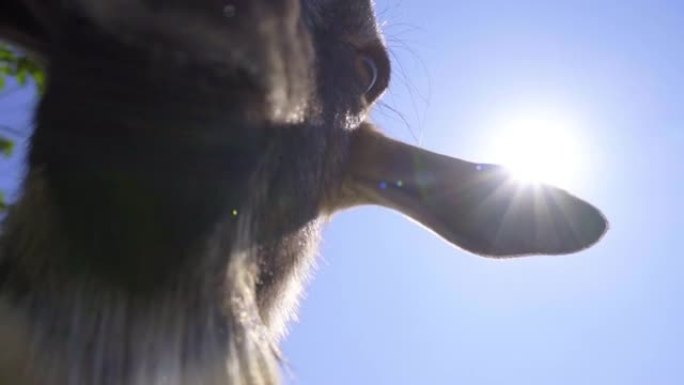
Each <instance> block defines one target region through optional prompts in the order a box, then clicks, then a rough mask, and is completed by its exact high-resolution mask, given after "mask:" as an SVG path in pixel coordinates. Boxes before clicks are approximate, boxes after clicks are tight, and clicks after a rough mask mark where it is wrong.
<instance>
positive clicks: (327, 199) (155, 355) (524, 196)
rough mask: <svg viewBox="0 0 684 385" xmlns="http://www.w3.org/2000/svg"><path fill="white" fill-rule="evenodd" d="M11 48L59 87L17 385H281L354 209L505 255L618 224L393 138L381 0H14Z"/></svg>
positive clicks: (28, 218) (11, 265)
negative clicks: (383, 103)
mask: <svg viewBox="0 0 684 385" xmlns="http://www.w3.org/2000/svg"><path fill="white" fill-rule="evenodd" d="M0 37H2V38H4V39H6V40H7V41H9V42H11V43H13V44H15V45H16V46H18V47H21V48H22V49H23V50H24V51H25V52H27V53H28V54H29V55H31V57H33V58H34V59H35V60H36V61H38V62H39V63H42V64H43V65H44V66H45V68H46V71H47V79H48V82H47V88H46V90H45V93H44V94H43V95H42V98H41V101H40V105H39V107H38V109H37V111H36V115H35V132H34V134H33V135H32V137H31V142H30V143H31V147H30V153H29V156H28V173H27V176H26V178H25V180H24V182H23V186H22V195H21V197H20V199H19V200H18V201H17V202H16V204H14V205H13V206H12V207H11V209H10V210H9V212H8V215H7V218H6V220H5V222H4V228H3V232H2V237H1V238H0V346H2V349H0V350H1V352H0V384H13V385H23V384H70V385H81V384H101V385H116V384H174V385H175V384H178V385H181V384H235V385H238V384H276V383H277V382H278V377H279V375H278V370H279V369H278V361H279V353H278V349H277V345H278V341H279V339H280V338H281V337H282V335H283V334H284V332H285V328H286V324H287V321H288V319H290V318H291V316H292V314H293V311H294V309H295V308H296V305H297V301H298V297H299V293H300V292H301V290H302V285H303V281H304V280H305V277H306V276H307V271H308V269H309V267H310V266H311V265H312V263H313V260H314V256H313V255H314V254H313V251H314V250H315V247H316V243H317V240H318V237H319V232H320V228H321V225H322V223H323V221H324V220H325V219H326V218H328V217H329V216H330V215H332V214H333V213H335V212H337V211H339V210H342V209H345V208H348V207H351V206H356V205H365V204H376V205H382V206H386V207H389V208H391V209H394V210H398V211H400V212H402V213H404V214H406V215H407V216H409V217H411V218H413V219H415V220H416V221H417V222H420V223H421V224H423V225H425V226H426V227H427V228H429V229H431V230H432V231H434V232H436V233H437V234H439V235H440V236H441V237H443V238H444V239H445V240H447V241H448V242H451V243H452V244H454V245H457V246H459V247H461V248H463V249H465V250H467V251H470V252H473V253H476V254H479V255H484V256H491V257H506V256H515V255H523V254H563V253H570V252H575V251H578V250H581V249H583V248H585V247H588V246H590V245H592V244H593V243H595V242H596V241H597V240H598V239H599V238H600V237H601V236H602V235H603V233H604V232H605V231H606V228H607V222H606V220H605V219H604V217H603V215H602V214H601V213H600V212H599V211H598V210H597V209H595V208H594V207H592V206H591V205H589V204H588V203H585V202H583V201H582V200H580V199H578V198H575V197H573V196H572V195H570V194H568V193H567V192H565V191H562V190H560V189H557V188H554V187H550V186H535V187H529V186H528V187H525V186H520V185H517V184H515V183H513V182H512V181H511V179H510V177H509V175H508V174H507V173H506V172H505V170H504V169H502V168H501V167H498V166H494V165H486V164H475V163H470V162H466V161H463V160H459V159H455V158H450V157H447V156H443V155H438V154H435V153H431V152H428V151H426V150H423V149H420V148H416V147H414V146H411V145H408V144H404V143H400V142H397V141H394V140H392V139H389V138H387V137H385V136H384V135H382V134H381V133H380V132H379V131H378V130H377V129H376V128H374V126H373V125H372V124H371V123H370V122H369V120H368V114H369V110H370V108H371V107H372V105H373V104H374V102H375V101H376V100H377V99H378V97H379V96H380V95H381V94H382V93H383V92H384V90H385V89H386V88H387V86H388V83H389V78H390V61H389V59H388V54H387V51H386V49H385V46H384V44H383V40H382V38H381V35H380V32H379V29H378V26H377V23H376V20H375V17H374V12H373V4H372V1H371V0H224V1H215V0H211V1H209V0H193V1H189V0H188V1H182V0H166V1H162V0H5V1H4V2H3V3H2V4H1V5H0Z"/></svg>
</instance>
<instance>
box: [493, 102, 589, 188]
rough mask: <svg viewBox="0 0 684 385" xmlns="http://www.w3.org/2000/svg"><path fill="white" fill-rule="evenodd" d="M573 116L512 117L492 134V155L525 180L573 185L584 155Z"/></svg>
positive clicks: (545, 114) (536, 113) (526, 115)
mask: <svg viewBox="0 0 684 385" xmlns="http://www.w3.org/2000/svg"><path fill="white" fill-rule="evenodd" d="M577 135H578V134H577V130H576V129H574V125H573V123H572V121H571V119H569V118H567V117H563V116H560V115H558V114H551V113H540V112H529V113H525V114H518V115H517V116H513V117H508V119H505V120H503V121H502V122H501V123H500V124H498V125H497V127H496V129H495V131H494V132H493V133H492V141H491V143H492V145H491V157H492V159H493V160H494V161H495V162H496V163H499V164H501V165H503V166H505V167H506V168H508V169H509V170H510V171H511V173H512V175H513V177H514V178H515V179H516V180H517V181H519V182H521V183H547V184H553V185H557V186H561V187H569V186H571V185H573V183H575V181H576V177H577V174H578V172H579V168H580V166H581V164H580V163H581V159H582V157H581V156H580V154H579V151H580V148H579V146H578V138H577Z"/></svg>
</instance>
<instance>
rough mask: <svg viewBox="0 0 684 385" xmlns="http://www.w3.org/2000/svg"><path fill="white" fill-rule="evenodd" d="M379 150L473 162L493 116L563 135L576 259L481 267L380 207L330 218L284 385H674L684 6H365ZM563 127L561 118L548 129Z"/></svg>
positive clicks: (679, 339)
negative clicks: (574, 210) (575, 160)
mask: <svg viewBox="0 0 684 385" xmlns="http://www.w3.org/2000/svg"><path fill="white" fill-rule="evenodd" d="M377 9H378V13H379V15H380V18H381V21H383V22H384V23H385V24H384V30H385V32H386V35H387V37H388V43H389V46H390V48H391V50H392V52H393V55H394V59H395V60H394V63H393V64H394V70H395V73H394V79H393V83H392V85H391V90H390V92H389V93H388V94H387V95H386V96H385V99H384V100H385V102H386V104H387V105H388V106H390V107H392V108H393V109H396V110H398V111H401V112H402V114H403V118H404V119H405V120H406V121H407V122H408V127H407V125H406V124H405V123H404V122H403V121H402V119H401V118H399V117H398V116H397V115H396V114H394V113H392V112H391V111H390V110H389V109H387V108H379V109H378V111H377V112H376V114H375V120H376V121H377V122H378V123H379V124H380V125H381V126H382V127H383V128H384V129H385V131H386V132H388V133H389V134H390V135H392V136H394V137H398V138H401V139H403V140H405V141H408V142H411V143H416V139H414V137H415V136H418V137H420V136H421V134H422V142H420V143H421V144H422V145H423V146H425V147H427V148H429V149H431V150H433V151H438V152H442V153H445V154H449V155H452V156H458V157H464V158H467V159H471V160H477V161H488V160H490V158H491V157H493V156H495V155H496V154H491V153H488V148H489V145H488V144H489V143H490V142H491V141H493V140H496V136H497V134H498V133H499V131H500V129H501V127H499V125H501V122H502V121H505V119H506V117H508V116H516V114H521V115H523V116H524V115H525V114H531V113H540V112H542V113H543V112H549V111H550V114H551V115H554V116H559V117H562V118H563V119H565V120H570V121H572V122H573V124H572V127H573V128H574V129H575V131H576V132H575V134H576V135H577V137H578V138H581V140H579V146H580V147H581V153H582V155H583V158H582V163H583V167H582V169H581V170H580V172H579V175H578V176H577V177H576V178H575V179H576V180H575V183H573V184H572V185H570V186H567V187H568V188H569V189H570V190H571V191H573V192H574V193H576V194H578V195H579V196H581V197H583V198H585V199H587V200H589V201H591V202H592V203H594V204H595V205H597V206H598V207H600V208H601V209H602V210H604V212H605V213H606V215H607V216H608V217H609V219H610V221H611V226H612V227H611V230H610V232H609V233H608V234H607V236H606V237H605V239H604V240H603V241H602V242H601V243H600V244H598V245H597V246H595V247H594V248H592V249H590V250H588V251H585V252H583V253H579V254H575V255H570V256H564V257H534V258H524V259H514V260H507V261H497V260H488V259H482V258H478V257H475V256H471V255H468V254H466V253H464V252H462V251H460V250H457V249H455V248H453V247H451V246H449V245H448V244H446V243H445V242H443V241H442V240H441V239H439V238H437V237H436V236H434V235H432V234H430V233H429V232H427V231H425V230H424V229H422V228H421V227H419V226H417V225H416V224H415V223H413V222H411V221H408V220H406V219H404V218H402V217H401V216H399V215H397V214H395V213H393V212H391V211H389V210H386V209H380V208H360V209H356V210H352V211H349V212H346V213H343V214H341V215H338V216H336V217H335V218H334V219H333V221H332V222H331V224H330V225H329V226H328V228H327V231H326V234H325V237H324V242H323V247H322V249H321V257H322V258H321V263H320V266H319V269H318V270H319V271H318V274H317V276H316V278H315V279H314V281H313V282H312V284H311V286H310V288H309V290H308V296H307V298H306V300H305V301H304V303H303V306H302V309H301V311H300V322H299V323H298V324H296V325H294V326H293V328H292V332H291V335H290V337H289V339H288V340H287V342H286V344H285V351H286V356H287V357H288V360H289V363H290V367H291V371H292V372H293V375H292V380H291V383H293V384H302V385H317V384H326V385H336V384H340V385H341V384H345V385H347V384H407V385H416V384H430V385H437V384H467V385H484V384H504V383H505V384H525V385H532V384H534V385H550V384H553V385H560V384H568V385H570V384H572V385H577V384H589V385H593V384H597V385H598V384H600V385H612V384H615V385H629V384H635V385H637V384H652V385H666V384H667V385H676V384H682V383H684V358H683V357H684V353H683V352H682V349H684V348H683V346H684V219H683V218H682V216H683V215H684V203H683V202H682V197H684V108H683V107H684V3H682V2H681V1H653V0H651V1H633V0H632V1H630V0H626V1H603V0H593V1H580V0H576V1H529V0H522V1H521V0H518V1H503V0H502V1H487V0H477V1H463V0H458V1H456V0H429V1H399V0H383V1H378V4H377ZM559 123H562V122H559Z"/></svg>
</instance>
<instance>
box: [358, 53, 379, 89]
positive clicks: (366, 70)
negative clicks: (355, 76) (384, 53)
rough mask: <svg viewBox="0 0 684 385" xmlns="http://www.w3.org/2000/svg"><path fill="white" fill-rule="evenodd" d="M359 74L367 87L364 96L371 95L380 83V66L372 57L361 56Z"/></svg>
mask: <svg viewBox="0 0 684 385" xmlns="http://www.w3.org/2000/svg"><path fill="white" fill-rule="evenodd" d="M358 67H359V73H360V74H361V77H362V79H363V83H364V84H365V85H366V89H365V90H364V92H363V93H364V94H368V93H370V92H371V91H372V90H373V88H375V85H376V84H377V83H378V75H379V72H380V71H379V69H378V65H377V63H376V62H375V60H373V58H371V57H370V56H366V55H360V56H359V59H358Z"/></svg>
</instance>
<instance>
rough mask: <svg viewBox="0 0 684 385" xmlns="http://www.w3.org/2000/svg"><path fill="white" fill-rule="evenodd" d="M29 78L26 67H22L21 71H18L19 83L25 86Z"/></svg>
mask: <svg viewBox="0 0 684 385" xmlns="http://www.w3.org/2000/svg"><path fill="white" fill-rule="evenodd" d="M27 80H28V71H26V69H24V68H20V69H19V71H18V72H17V83H19V85H20V86H22V87H23V86H25V85H26V81H27Z"/></svg>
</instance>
